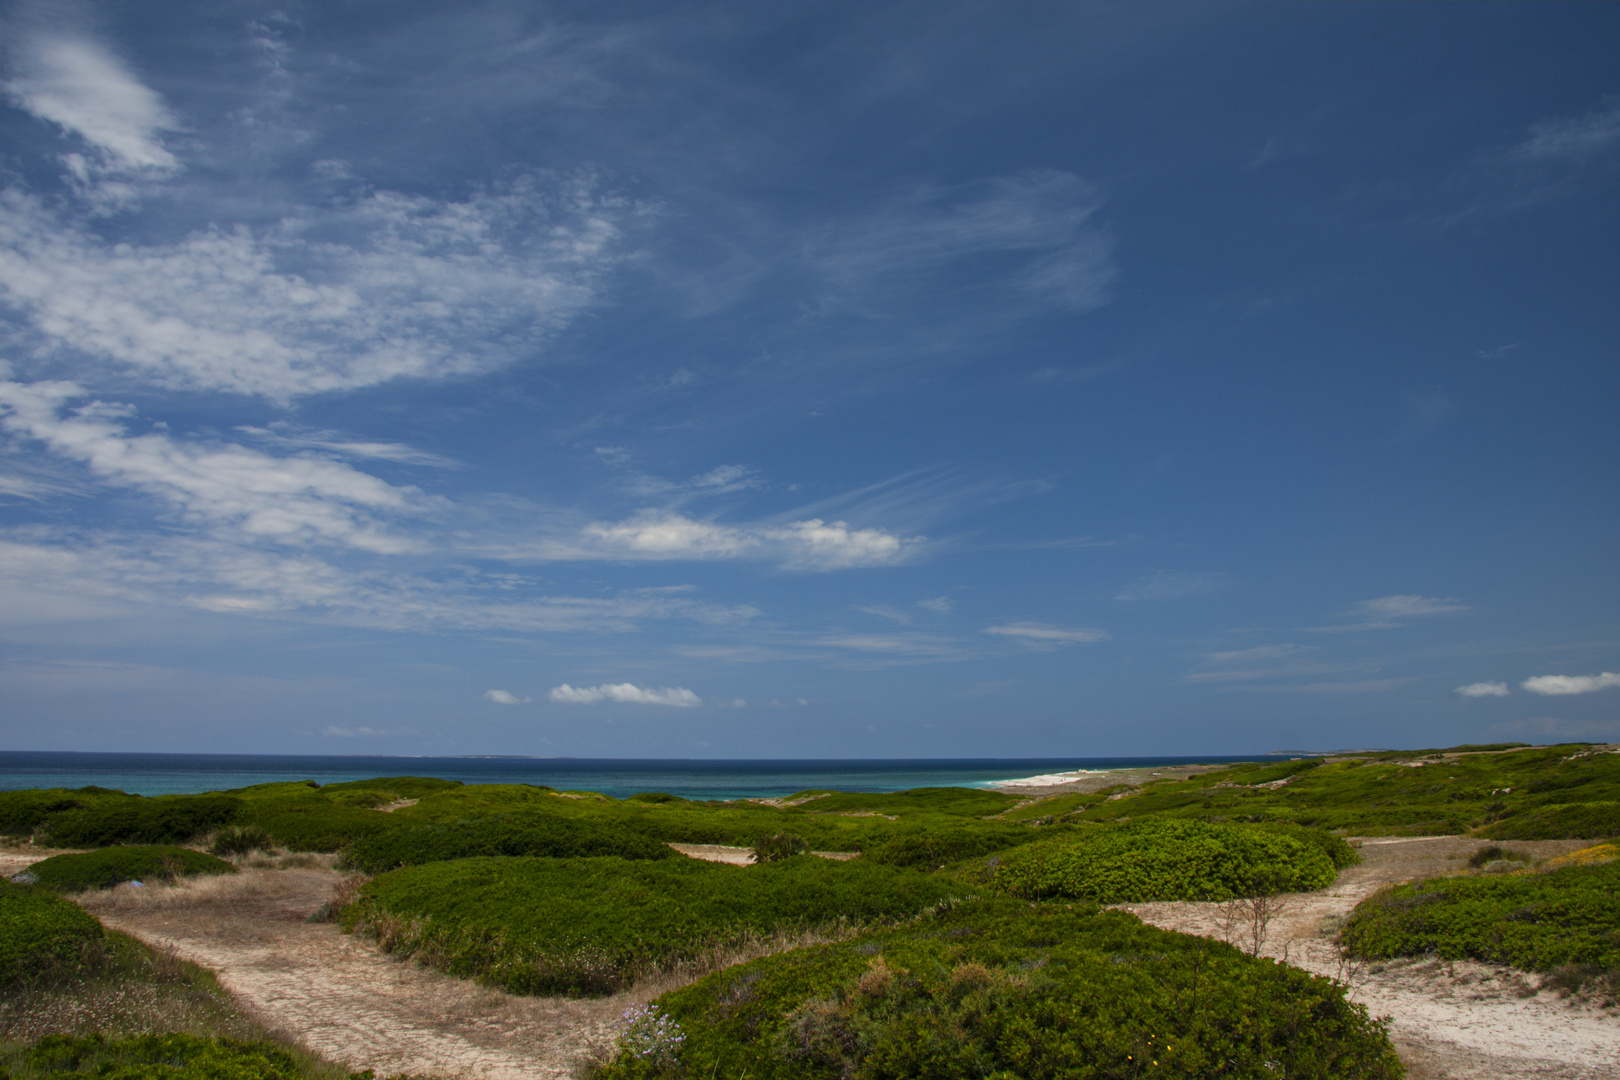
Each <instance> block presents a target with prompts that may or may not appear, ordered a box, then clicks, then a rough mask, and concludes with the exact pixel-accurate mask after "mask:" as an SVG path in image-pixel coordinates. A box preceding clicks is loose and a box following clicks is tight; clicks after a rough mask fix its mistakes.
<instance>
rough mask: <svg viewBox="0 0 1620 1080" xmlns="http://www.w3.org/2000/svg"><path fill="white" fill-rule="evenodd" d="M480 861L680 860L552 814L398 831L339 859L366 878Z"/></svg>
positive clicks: (618, 832)
mask: <svg viewBox="0 0 1620 1080" xmlns="http://www.w3.org/2000/svg"><path fill="white" fill-rule="evenodd" d="M481 855H543V856H550V857H552V858H565V859H566V858H586V857H592V856H601V855H617V856H618V857H619V858H621V859H668V858H680V857H681V856H679V855H677V854H676V853H675V852H674V851H673V850H671V849H670V848H669V847H668V846H667V845H665V844H660V843H658V842H657V841H656V840H649V839H647V838H646V837H644V836H639V835H637V834H635V833H632V832H627V831H625V830H623V829H614V828H612V827H610V826H607V825H601V824H598V823H596V822H593V821H575V820H570V819H569V818H565V817H561V816H558V815H555V814H541V813H532V812H531V813H523V814H502V815H499V816H496V817H486V818H473V819H469V820H463V821H452V822H445V823H442V824H432V825H410V824H402V825H401V826H400V827H397V828H393V829H389V830H387V831H384V832H379V833H376V834H374V835H372V836H367V837H362V838H361V839H359V840H356V841H355V842H354V843H353V844H352V845H351V846H350V847H349V849H348V851H347V852H346V853H345V855H344V861H345V863H346V864H347V865H349V866H352V867H355V868H356V869H359V870H364V871H365V872H366V873H368V874H380V873H382V872H383V871H384V870H392V869H394V868H395V867H397V866H419V865H421V864H422V863H429V862H441V861H443V860H446V859H467V858H473V857H476V856H481Z"/></svg>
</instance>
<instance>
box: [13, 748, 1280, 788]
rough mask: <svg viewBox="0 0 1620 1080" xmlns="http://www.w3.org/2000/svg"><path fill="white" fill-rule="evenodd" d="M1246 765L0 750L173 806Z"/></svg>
mask: <svg viewBox="0 0 1620 1080" xmlns="http://www.w3.org/2000/svg"><path fill="white" fill-rule="evenodd" d="M1256 756H1257V755H1253V754H1250V755H1248V756H1247V757H1208V756H1205V757H1130V758H915V759H874V760H825V761H813V760H802V761H798V760H795V761H705V760H700V759H667V758H665V759H645V760H638V759H634V758H528V757H367V756H359V755H356V756H341V757H339V756H305V755H291V754H287V755H282V754H99V753H71V752H54V751H16V750H13V751H0V791H15V790H18V789H21V788H79V787H87V786H90V785H95V786H96V787H104V788H115V789H118V790H120V791H128V792H131V793H133V794H137V795H172V794H189V793H195V792H200V791H223V790H226V789H229V788H238V787H247V786H248V785H250V784H267V783H273V782H276V781H288V780H293V781H297V780H314V781H315V782H316V783H318V784H322V785H325V784H337V783H343V782H344V781H347V780H368V779H371V778H373V777H379V776H435V777H439V778H441V779H444V780H460V781H462V782H463V783H468V784H545V785H549V786H551V787H554V788H558V789H560V790H564V791H596V792H600V793H601V794H603V795H611V796H613V797H614V798H623V797H624V796H626V795H634V794H636V793H638V792H643V791H662V792H667V793H668V794H670V795H678V796H680V797H681V798H683V799H748V798H755V799H757V798H770V797H773V796H780V795H791V794H793V793H794V792H796V791H804V790H806V789H811V788H815V789H826V790H832V791H904V790H906V789H907V788H916V787H988V786H990V785H991V784H993V783H995V782H996V781H1001V780H1014V779H1019V778H1022V777H1029V776H1040V775H1045V774H1050V773H1060V772H1073V771H1076V770H1080V769H1129V768H1155V767H1159V766H1175V765H1196V764H1203V763H1210V764H1213V763H1219V762H1230V761H1254V760H1255V759H1256Z"/></svg>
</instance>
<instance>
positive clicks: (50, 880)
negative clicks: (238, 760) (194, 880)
mask: <svg viewBox="0 0 1620 1080" xmlns="http://www.w3.org/2000/svg"><path fill="white" fill-rule="evenodd" d="M234 873H236V867H234V866H232V865H231V864H230V863H228V862H226V861H225V860H223V859H216V858H214V856H212V855H204V854H203V853H202V852H200V851H192V850H191V849H190V848H183V847H174V846H171V845H163V844H158V845H139V846H131V847H112V848H102V849H100V850H99V851H86V852H82V853H80V854H76V855H52V856H51V857H50V858H48V859H43V860H41V861H39V862H37V863H35V864H34V865H33V866H31V867H29V868H28V869H27V870H26V871H24V876H25V877H26V878H27V879H28V880H31V881H33V882H35V883H37V884H39V885H40V886H42V887H43V888H47V889H54V890H56V891H57V892H84V891H85V890H86V889H110V888H112V887H113V886H114V885H121V884H123V883H124V882H126V881H141V882H148V881H173V880H174V879H175V878H177V877H195V876H196V875H198V874H234Z"/></svg>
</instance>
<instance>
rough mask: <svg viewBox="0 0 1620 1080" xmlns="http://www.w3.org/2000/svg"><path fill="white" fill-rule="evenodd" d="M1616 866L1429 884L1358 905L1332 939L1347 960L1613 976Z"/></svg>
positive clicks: (1619, 940) (1619, 867) (1618, 922)
mask: <svg viewBox="0 0 1620 1080" xmlns="http://www.w3.org/2000/svg"><path fill="white" fill-rule="evenodd" d="M1617 894H1620V862H1611V863H1607V864H1604V865H1596V866H1580V865H1575V866H1570V867H1568V868H1566V869H1559V870H1553V871H1550V872H1546V873H1534V872H1527V873H1517V874H1511V875H1500V876H1480V877H1474V876H1456V877H1444V878H1436V879H1434V880H1431V881H1423V882H1419V883H1417V884H1414V885H1400V886H1396V887H1394V888H1390V889H1385V890H1383V891H1381V892H1378V893H1375V894H1374V895H1372V896H1370V897H1368V898H1367V899H1365V900H1363V901H1362V902H1361V903H1360V904H1359V905H1357V906H1356V909H1355V911H1354V912H1352V913H1351V915H1350V918H1349V920H1348V921H1347V922H1346V923H1345V926H1344V930H1343V932H1342V934H1341V937H1340V940H1341V942H1342V943H1343V945H1344V947H1345V950H1346V951H1347V952H1349V953H1350V954H1351V955H1354V956H1361V957H1366V958H1368V959H1385V958H1389V957H1395V956H1420V955H1423V954H1425V953H1430V952H1433V953H1437V954H1438V955H1440V956H1443V957H1446V958H1447V959H1461V958H1464V957H1466V958H1469V959H1474V960H1486V961H1490V962H1493V963H1499V964H1511V965H1513V966H1514V967H1519V968H1524V969H1526V970H1529V971H1550V970H1552V969H1554V968H1557V967H1560V966H1563V965H1568V964H1577V965H1592V966H1595V967H1596V968H1598V969H1620V902H1617V901H1616V899H1615V898H1616V896H1617Z"/></svg>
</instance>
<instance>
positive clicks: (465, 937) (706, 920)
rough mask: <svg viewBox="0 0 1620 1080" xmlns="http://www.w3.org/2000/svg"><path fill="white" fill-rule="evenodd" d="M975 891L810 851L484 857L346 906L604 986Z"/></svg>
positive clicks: (543, 988)
mask: <svg viewBox="0 0 1620 1080" xmlns="http://www.w3.org/2000/svg"><path fill="white" fill-rule="evenodd" d="M965 891H966V890H965V889H964V888H963V887H962V886H961V885H960V884H957V883H955V882H952V881H949V880H947V879H944V878H940V877H934V876H930V875H927V874H922V873H918V872H915V871H909V870H903V869H898V868H895V867H889V866H883V865H881V864H876V863H864V862H862V861H860V860H856V861H854V862H846V863H839V862H831V861H828V860H825V859H819V858H816V857H815V856H809V855H806V856H798V857H794V858H789V859H784V860H781V861H779V862H771V863H764V864H760V865H756V866H748V867H739V866H728V865H725V864H723V863H710V862H700V861H697V860H694V859H684V858H683V859H668V860H657V861H654V860H645V859H642V860H626V859H618V858H594V859H545V858H474V859H460V860H456V861H454V862H440V863H429V864H426V865H423V866H415V867H407V868H405V869H401V870H395V871H391V872H389V873H387V874H383V875H381V876H380V877H377V878H375V879H374V880H372V881H371V882H370V883H369V884H367V885H366V886H365V887H364V888H362V889H361V890H360V892H359V894H358V896H357V898H356V900H355V902H354V903H353V904H351V905H350V906H349V907H348V908H347V909H345V911H344V912H343V913H342V916H341V917H342V920H343V923H344V926H345V927H346V928H349V929H360V930H365V931H369V932H371V933H373V934H375V935H376V936H377V938H378V941H379V943H381V944H382V945H383V947H384V948H387V949H390V950H392V951H396V952H404V953H406V954H408V955H411V954H414V955H416V956H418V957H419V958H420V959H422V960H423V961H425V962H427V963H430V964H433V965H434V966H436V967H439V968H442V969H443V970H445V971H448V972H450V973H451V974H454V975H461V976H467V977H475V978H478V979H481V980H483V981H486V982H488V983H491V984H493V985H496V986H500V987H503V988H505V989H507V990H510V991H512V992H514V993H526V994H540V993H566V994H603V993H611V992H613V991H615V990H618V989H621V988H622V987H624V986H627V985H628V984H629V983H630V982H631V981H633V979H634V978H635V977H636V976H638V975H640V974H643V973H645V972H647V971H649V970H652V969H656V968H667V967H670V966H673V965H675V964H678V963H680V962H683V961H692V960H699V959H701V958H702V957H704V956H705V955H707V954H709V953H710V952H711V951H712V950H715V949H720V948H724V947H726V946H728V945H730V944H733V943H736V942H738V941H743V940H749V939H755V938H758V937H760V936H767V935H770V934H772V933H777V932H784V931H797V930H805V929H813V928H817V927H825V926H831V925H837V924H845V925H848V924H855V925H859V924H862V923H866V922H870V921H875V920H884V919H894V918H905V917H909V916H912V915H915V914H917V913H918V912H919V911H922V910H924V909H926V908H929V907H931V906H933V905H935V904H938V903H940V902H941V901H943V900H945V899H947V898H949V897H951V896H953V895H960V894H962V893H964V892H965Z"/></svg>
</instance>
